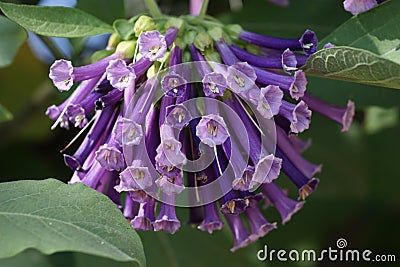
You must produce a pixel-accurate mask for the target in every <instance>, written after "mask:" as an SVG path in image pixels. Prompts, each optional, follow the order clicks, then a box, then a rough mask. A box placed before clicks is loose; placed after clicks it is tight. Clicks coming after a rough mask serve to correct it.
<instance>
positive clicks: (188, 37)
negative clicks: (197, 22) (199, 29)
mask: <svg viewBox="0 0 400 267" xmlns="http://www.w3.org/2000/svg"><path fill="white" fill-rule="evenodd" d="M196 35H197V33H196V32H195V31H188V32H185V35H184V36H183V41H184V42H185V43H186V44H187V45H191V44H193V43H194V38H196Z"/></svg>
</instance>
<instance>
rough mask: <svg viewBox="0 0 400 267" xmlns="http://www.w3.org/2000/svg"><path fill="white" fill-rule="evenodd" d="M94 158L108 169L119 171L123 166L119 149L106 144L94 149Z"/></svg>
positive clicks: (123, 162)
mask: <svg viewBox="0 0 400 267" xmlns="http://www.w3.org/2000/svg"><path fill="white" fill-rule="evenodd" d="M96 160H97V161H98V162H99V163H100V165H101V166H102V167H103V168H105V169H106V170H109V171H121V170H122V169H123V168H124V167H125V160H124V156H123V154H122V153H121V151H119V149H117V148H116V147H114V146H110V145H108V144H104V145H102V146H101V147H100V148H99V149H98V150H97V151H96Z"/></svg>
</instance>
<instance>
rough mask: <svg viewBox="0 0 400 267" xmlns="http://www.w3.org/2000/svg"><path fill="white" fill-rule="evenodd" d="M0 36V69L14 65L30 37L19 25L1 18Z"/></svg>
mask: <svg viewBox="0 0 400 267" xmlns="http://www.w3.org/2000/svg"><path fill="white" fill-rule="evenodd" d="M0 36H1V39H0V67H5V66H8V65H10V64H11V63H12V61H13V59H14V57H15V55H16V54H17V52H18V50H19V48H20V46H21V45H22V44H23V43H24V42H25V40H26V38H27V37H28V35H27V34H26V31H25V30H24V29H23V28H22V27H20V26H19V25H18V24H16V23H15V22H13V21H11V20H9V19H7V18H6V17H4V16H0Z"/></svg>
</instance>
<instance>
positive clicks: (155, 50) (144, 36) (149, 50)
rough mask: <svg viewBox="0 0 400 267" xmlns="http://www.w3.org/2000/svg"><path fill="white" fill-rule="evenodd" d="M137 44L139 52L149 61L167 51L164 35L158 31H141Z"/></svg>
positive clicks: (160, 56) (154, 59)
mask: <svg viewBox="0 0 400 267" xmlns="http://www.w3.org/2000/svg"><path fill="white" fill-rule="evenodd" d="M138 45H139V52H140V54H142V56H143V57H144V58H146V59H148V60H150V61H156V60H157V59H159V58H162V57H163V56H164V54H165V52H166V51H167V42H166V40H165V36H164V35H162V34H161V33H160V32H158V31H149V32H142V33H141V34H140V35H139V39H138Z"/></svg>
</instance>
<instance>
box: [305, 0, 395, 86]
mask: <svg viewBox="0 0 400 267" xmlns="http://www.w3.org/2000/svg"><path fill="white" fill-rule="evenodd" d="M399 10H400V1H389V2H387V3H385V4H382V5H380V6H379V7H377V8H374V9H372V10H370V11H368V12H365V13H362V14H360V15H357V16H354V17H352V18H351V19H349V20H348V21H346V22H345V23H343V24H342V25H341V26H339V27H338V28H337V29H336V30H335V31H334V32H332V33H331V34H330V35H328V36H327V37H326V38H325V39H324V40H322V41H321V43H320V45H319V46H320V48H321V47H322V46H323V45H324V44H326V43H333V44H335V45H336V47H335V48H331V49H327V50H321V51H319V52H317V53H315V54H313V55H312V56H310V58H309V59H308V61H307V64H306V66H305V67H304V70H305V71H306V72H308V73H309V74H311V75H316V76H322V77H327V78H332V79H338V80H345V81H351V82H358V83H363V84H371V85H377V86H384V87H389V88H397V89H399V88H400V49H399V48H400V36H399V35H398V34H396V33H397V32H398V31H399V30H400V27H399V25H400V13H399V12H398V11H399Z"/></svg>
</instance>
